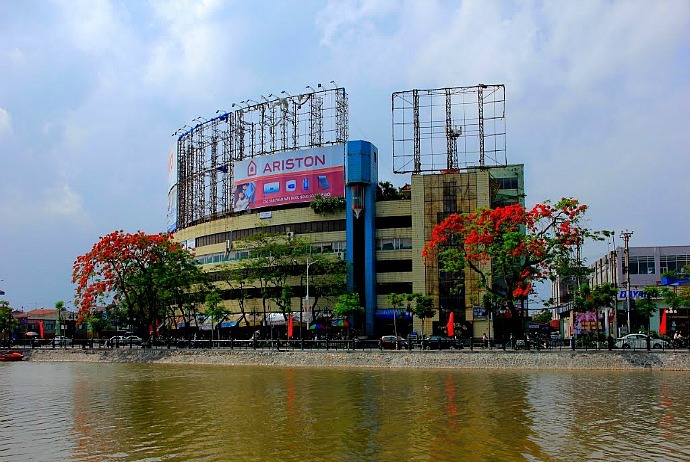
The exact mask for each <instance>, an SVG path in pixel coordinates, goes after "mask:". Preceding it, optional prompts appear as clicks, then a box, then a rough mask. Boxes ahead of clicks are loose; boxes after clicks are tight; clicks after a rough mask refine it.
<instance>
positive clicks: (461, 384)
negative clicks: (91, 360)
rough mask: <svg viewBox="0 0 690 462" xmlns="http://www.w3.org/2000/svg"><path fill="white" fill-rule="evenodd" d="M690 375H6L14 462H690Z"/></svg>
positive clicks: (79, 370) (87, 368) (202, 370)
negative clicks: (623, 461) (618, 461)
mask: <svg viewBox="0 0 690 462" xmlns="http://www.w3.org/2000/svg"><path fill="white" fill-rule="evenodd" d="M689 377H690V375H689V374H687V373H661V372H653V373H640V372H629V373H628V372H605V371H603V372H591V371H588V372H584V371H540V372H535V371H488V370H477V371H468V370H423V371H422V370H378V369H377V370H360V369H291V368H265V367H264V368H253V367H222V366H183V365H141V364H82V363H30V362H26V363H18V364H0V388H1V389H2V390H4V392H3V393H2V394H0V429H1V434H2V438H0V460H3V461H4V460H8V461H9V460H13V461H14V460H26V461H32V460H35V461H43V460H79V461H101V460H123V461H125V460H127V461H129V460H146V461H156V460H161V461H162V460H173V461H175V460H180V461H182V460H207V461H215V460H229V459H231V458H236V459H238V460H274V459H278V460H303V461H310V460H314V461H316V460H342V461H352V460H371V461H386V460H415V461H426V460H470V461H484V460H487V461H489V460H534V461H550V460H559V461H560V460H610V459H631V458H632V459H637V460H640V459H647V460H651V459H654V460H688V459H690V445H689V444H688V443H687V442H686V441H687V440H688V436H690V425H688V424H689V423H690V419H689V418H688V415H689V413H690V408H689V407H690V391H688V388H687V386H686V382H687V380H688V378H689Z"/></svg>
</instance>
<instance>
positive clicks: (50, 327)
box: [12, 308, 86, 339]
mask: <svg viewBox="0 0 690 462" xmlns="http://www.w3.org/2000/svg"><path fill="white" fill-rule="evenodd" d="M12 316H13V317H14V318H15V319H16V320H17V321H18V326H17V328H16V329H15V333H16V336H17V338H22V337H23V336H24V335H25V334H26V333H27V332H36V333H37V334H39V337H38V338H41V339H52V338H54V337H55V336H56V335H62V336H65V337H69V338H84V337H85V336H86V325H85V324H82V325H79V326H78V325H77V313H75V312H74V311H63V312H62V313H61V314H60V313H58V311H57V310H56V309H52V308H36V309H34V310H31V311H18V310H17V311H13V312H12Z"/></svg>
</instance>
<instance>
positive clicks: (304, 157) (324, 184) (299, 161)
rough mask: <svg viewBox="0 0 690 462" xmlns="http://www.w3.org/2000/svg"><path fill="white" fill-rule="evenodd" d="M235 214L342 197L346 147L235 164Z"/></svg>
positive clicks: (337, 146) (288, 152)
mask: <svg viewBox="0 0 690 462" xmlns="http://www.w3.org/2000/svg"><path fill="white" fill-rule="evenodd" d="M232 191H233V201H234V202H233V203H234V207H233V209H234V211H235V212H240V211H242V210H254V209H259V208H262V207H273V206H278V205H287V204H297V203H300V202H311V201H312V200H314V196H315V195H316V194H320V195H322V196H324V197H336V196H340V197H342V196H344V195H345V146H343V145H334V146H325V147H320V148H312V149H301V150H298V151H286V152H280V153H277V154H273V155H270V156H257V157H254V158H251V159H246V160H243V161H240V162H236V163H235V181H234V183H233V185H232Z"/></svg>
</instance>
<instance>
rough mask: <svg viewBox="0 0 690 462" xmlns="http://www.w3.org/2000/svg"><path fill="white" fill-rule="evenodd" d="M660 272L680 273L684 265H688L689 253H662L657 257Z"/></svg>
mask: <svg viewBox="0 0 690 462" xmlns="http://www.w3.org/2000/svg"><path fill="white" fill-rule="evenodd" d="M659 265H660V266H661V272H662V273H665V272H666V271H675V272H676V273H681V272H683V270H684V269H685V267H687V266H690V255H662V256H661V257H660V258H659Z"/></svg>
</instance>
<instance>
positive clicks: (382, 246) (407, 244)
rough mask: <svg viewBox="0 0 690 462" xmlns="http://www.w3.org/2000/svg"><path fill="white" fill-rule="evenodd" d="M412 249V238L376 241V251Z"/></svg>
mask: <svg viewBox="0 0 690 462" xmlns="http://www.w3.org/2000/svg"><path fill="white" fill-rule="evenodd" d="M411 248H412V238H406V237H402V238H392V239H376V250H404V249H411Z"/></svg>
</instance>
